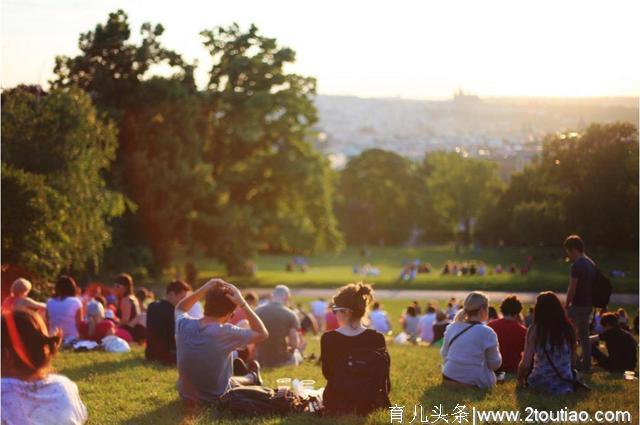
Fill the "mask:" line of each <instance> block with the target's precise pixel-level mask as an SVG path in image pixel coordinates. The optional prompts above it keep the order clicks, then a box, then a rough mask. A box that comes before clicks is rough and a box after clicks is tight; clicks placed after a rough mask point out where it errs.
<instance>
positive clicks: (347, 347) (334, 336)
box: [320, 283, 391, 415]
mask: <svg viewBox="0 0 640 425" xmlns="http://www.w3.org/2000/svg"><path fill="white" fill-rule="evenodd" d="M372 300H373V289H372V288H371V286H370V285H366V284H363V283H355V284H354V283H351V284H349V285H347V286H344V287H342V288H340V289H339V290H338V294H337V295H336V296H334V297H333V305H332V310H333V311H334V312H335V314H336V317H337V319H338V323H339V324H340V327H339V328H338V329H336V330H333V331H329V332H326V333H324V334H323V335H322V337H321V338H320V362H321V364H322V374H323V375H324V377H325V378H326V379H327V385H326V387H325V390H324V393H323V402H324V406H325V409H326V411H327V413H329V414H335V415H339V414H349V413H356V414H359V415H367V414H368V413H370V412H371V411H373V410H375V409H380V408H382V409H387V408H388V407H389V406H390V402H389V391H390V390H391V384H390V382H391V381H390V379H389V364H390V359H389V354H388V352H387V346H386V342H385V339H384V335H382V334H381V333H379V332H377V331H375V330H373V329H367V328H366V327H365V326H364V325H363V323H362V319H363V317H364V316H365V314H366V312H367V309H368V307H369V305H370V304H371V301H372Z"/></svg>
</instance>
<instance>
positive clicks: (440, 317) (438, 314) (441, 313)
mask: <svg viewBox="0 0 640 425" xmlns="http://www.w3.org/2000/svg"><path fill="white" fill-rule="evenodd" d="M446 318H447V313H445V312H444V311H442V310H438V311H437V312H436V320H437V321H438V322H443V321H444V320H445V319H446Z"/></svg>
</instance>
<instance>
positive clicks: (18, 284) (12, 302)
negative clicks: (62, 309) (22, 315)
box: [2, 278, 47, 311]
mask: <svg viewBox="0 0 640 425" xmlns="http://www.w3.org/2000/svg"><path fill="white" fill-rule="evenodd" d="M29 292H31V282H29V281H28V280H27V279H24V278H19V279H16V280H14V281H13V283H12V284H11V295H9V296H8V297H7V299H5V300H4V302H3V303H2V311H7V310H8V311H11V310H32V311H44V310H45V309H46V308H47V305H46V304H45V303H40V302H38V301H34V300H32V299H31V298H29Z"/></svg>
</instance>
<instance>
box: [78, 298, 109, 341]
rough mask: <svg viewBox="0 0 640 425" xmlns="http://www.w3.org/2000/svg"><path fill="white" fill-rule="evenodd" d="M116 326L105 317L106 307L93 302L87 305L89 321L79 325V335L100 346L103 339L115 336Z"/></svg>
mask: <svg viewBox="0 0 640 425" xmlns="http://www.w3.org/2000/svg"><path fill="white" fill-rule="evenodd" d="M115 332H116V325H115V324H114V323H113V322H112V321H111V320H107V319H105V317H104V307H103V306H102V304H100V303H99V302H98V301H96V300H93V301H89V302H88V303H87V320H86V321H82V322H80V323H78V333H79V334H80V338H82V339H86V340H90V341H95V342H97V343H98V344H100V343H101V342H102V338H104V337H105V336H108V335H115Z"/></svg>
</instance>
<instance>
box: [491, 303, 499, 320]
mask: <svg viewBox="0 0 640 425" xmlns="http://www.w3.org/2000/svg"><path fill="white" fill-rule="evenodd" d="M497 318H498V311H497V310H496V308H495V307H494V306H489V320H493V319H497Z"/></svg>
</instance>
